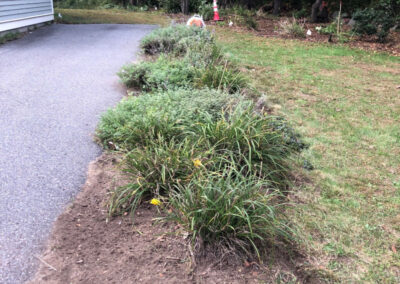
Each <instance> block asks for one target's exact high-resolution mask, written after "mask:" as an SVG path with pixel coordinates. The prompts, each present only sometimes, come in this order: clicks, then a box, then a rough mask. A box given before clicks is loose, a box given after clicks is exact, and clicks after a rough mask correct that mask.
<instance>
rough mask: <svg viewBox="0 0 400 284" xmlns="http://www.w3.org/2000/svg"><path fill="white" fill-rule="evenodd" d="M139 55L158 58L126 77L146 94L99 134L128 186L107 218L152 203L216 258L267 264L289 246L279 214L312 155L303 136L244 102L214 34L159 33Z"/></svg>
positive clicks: (120, 109)
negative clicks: (265, 258) (119, 158)
mask: <svg viewBox="0 0 400 284" xmlns="http://www.w3.org/2000/svg"><path fill="white" fill-rule="evenodd" d="M142 48H143V50H144V51H145V53H148V54H159V55H158V57H157V58H156V59H154V60H153V61H145V62H142V63H139V64H135V65H128V66H125V67H124V68H123V69H122V71H121V72H120V73H119V76H120V77H121V79H122V81H123V82H124V83H125V84H126V85H127V86H128V87H133V88H137V89H140V90H142V91H145V92H147V93H144V94H142V95H140V96H137V97H128V98H126V99H124V100H123V101H121V102H120V103H119V104H118V105H117V106H116V107H115V108H113V109H111V110H109V111H108V112H107V113H106V114H104V115H103V117H102V119H101V122H100V124H99V126H98V129H97V137H98V139H99V141H100V142H101V143H102V145H103V146H104V148H106V149H110V150H117V151H119V152H123V153H124V159H123V162H122V165H123V168H124V171H125V173H126V174H127V176H128V177H129V179H130V183H129V184H127V185H126V186H123V187H119V188H116V189H115V190H114V191H113V192H112V193H111V198H110V201H109V213H110V214H111V215H119V214H125V213H126V212H130V213H131V214H132V216H133V215H134V212H135V210H136V208H137V206H138V205H139V204H140V203H141V202H143V201H148V202H149V203H150V204H153V205H154V206H157V208H158V209H159V210H162V211H163V212H164V215H163V216H164V217H163V219H169V220H171V219H172V220H175V221H177V222H178V223H180V224H181V225H182V226H183V227H184V228H185V229H186V230H187V231H188V232H189V234H190V235H191V237H192V240H193V243H194V244H198V245H200V247H201V248H202V249H205V248H211V250H213V251H214V252H216V253H217V254H219V255H232V254H234V255H237V253H239V254H241V255H242V254H245V255H247V256H248V257H249V258H251V256H252V255H254V254H256V255H258V257H260V251H261V249H262V248H263V247H265V246H266V245H267V244H275V243H276V241H277V240H278V239H279V240H289V239H290V238H291V237H292V236H293V232H292V231H291V229H290V226H289V225H288V222H287V219H286V218H285V216H284V215H283V214H282V213H283V211H284V207H285V195H286V193H287V190H288V186H289V185H290V170H291V167H290V164H291V162H292V161H293V159H292V158H293V157H294V156H295V155H296V154H298V153H299V152H301V150H302V149H304V148H305V147H306V145H305V144H304V142H302V140H301V138H300V137H299V135H298V134H297V133H296V132H295V131H294V130H293V129H292V128H291V127H290V126H289V125H288V124H287V122H286V121H285V120H284V119H282V118H279V117H273V116H271V115H269V114H266V113H260V112H259V111H257V110H256V106H255V104H254V102H253V101H251V100H248V99H246V98H245V97H244V96H242V95H241V94H243V93H245V92H243V90H246V89H247V88H248V79H247V78H246V77H244V76H243V75H242V73H241V72H240V70H239V69H238V68H237V67H236V66H235V65H234V64H233V63H232V62H230V61H229V60H228V59H227V58H226V57H225V56H224V55H223V53H222V51H221V49H220V48H219V47H218V46H217V45H216V44H215V42H214V39H213V37H212V35H211V34H210V33H209V32H208V31H206V30H204V29H198V28H188V27H186V26H174V27H169V28H166V29H160V30H156V31H154V32H152V33H151V34H150V35H149V36H147V37H146V38H145V39H144V40H143V42H142ZM196 247H198V246H196ZM227 252H228V253H227Z"/></svg>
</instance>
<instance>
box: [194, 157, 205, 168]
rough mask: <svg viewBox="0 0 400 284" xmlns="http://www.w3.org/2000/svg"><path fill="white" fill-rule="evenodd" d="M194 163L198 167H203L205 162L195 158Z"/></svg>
mask: <svg viewBox="0 0 400 284" xmlns="http://www.w3.org/2000/svg"><path fill="white" fill-rule="evenodd" d="M193 165H194V166H195V167H196V168H199V167H201V166H202V165H203V164H202V163H201V161H200V160H199V159H196V160H193Z"/></svg>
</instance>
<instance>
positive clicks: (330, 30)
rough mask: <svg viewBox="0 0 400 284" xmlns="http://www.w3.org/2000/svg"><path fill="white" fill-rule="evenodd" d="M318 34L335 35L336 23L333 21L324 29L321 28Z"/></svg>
mask: <svg viewBox="0 0 400 284" xmlns="http://www.w3.org/2000/svg"><path fill="white" fill-rule="evenodd" d="M318 32H319V33H320V34H323V35H331V34H336V33H337V22H336V21H334V22H332V23H330V24H329V25H327V26H326V27H323V28H321V30H319V31H318Z"/></svg>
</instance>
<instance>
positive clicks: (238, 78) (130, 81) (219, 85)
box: [119, 25, 248, 93]
mask: <svg viewBox="0 0 400 284" xmlns="http://www.w3.org/2000/svg"><path fill="white" fill-rule="evenodd" d="M142 48H143V49H144V51H145V52H146V53H150V54H157V53H169V54H170V55H169V56H166V55H164V54H162V55H161V56H159V57H158V58H157V59H156V60H155V61H154V62H142V63H139V64H135V65H128V66H125V67H124V68H123V69H122V71H121V72H120V73H119V76H120V77H121V80H122V82H124V83H125V84H126V85H127V86H128V87H135V88H139V89H142V90H146V91H154V90H156V89H164V90H166V89H170V88H176V87H190V88H193V87H196V88H200V89H201V88H204V87H210V88H216V89H224V90H226V91H227V92H229V93H235V92H240V91H241V90H243V89H245V88H246V87H248V79H247V78H246V77H245V76H243V75H242V74H241V72H239V70H238V69H237V68H236V67H235V66H234V64H232V63H231V62H229V61H228V60H227V59H226V58H225V56H224V55H223V54H222V52H221V49H220V48H219V47H218V46H217V45H216V44H215V42H214V38H213V37H212V35H211V33H209V32H208V31H207V30H205V29H199V28H191V27H186V26H182V25H179V26H176V27H168V28H164V29H160V30H157V31H155V32H153V33H151V34H150V35H149V36H147V37H146V38H145V39H144V40H143V42H142Z"/></svg>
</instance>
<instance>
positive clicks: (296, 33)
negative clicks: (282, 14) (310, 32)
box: [279, 18, 306, 38]
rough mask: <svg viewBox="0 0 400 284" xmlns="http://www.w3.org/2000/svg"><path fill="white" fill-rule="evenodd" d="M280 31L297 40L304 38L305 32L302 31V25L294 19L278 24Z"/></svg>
mask: <svg viewBox="0 0 400 284" xmlns="http://www.w3.org/2000/svg"><path fill="white" fill-rule="evenodd" d="M279 26H280V31H281V33H282V34H284V35H290V36H293V37H298V38H305V37H306V32H305V30H304V24H300V23H299V22H298V21H297V20H296V19H295V18H293V20H292V21H290V20H289V19H286V20H282V21H280V22H279Z"/></svg>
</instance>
